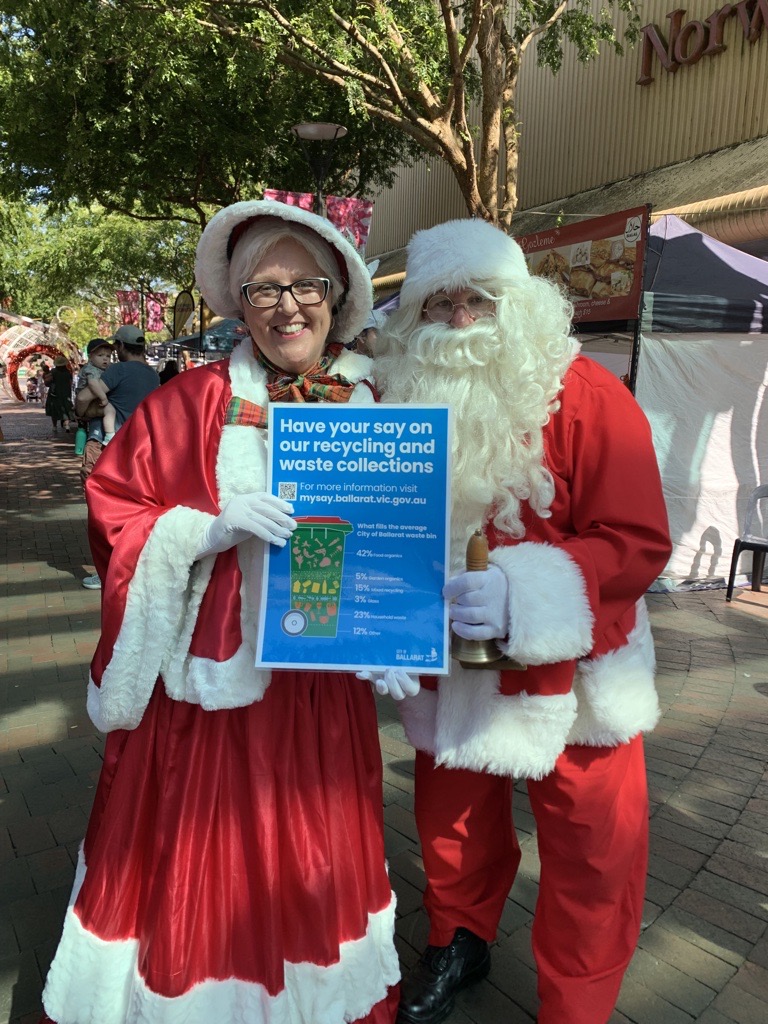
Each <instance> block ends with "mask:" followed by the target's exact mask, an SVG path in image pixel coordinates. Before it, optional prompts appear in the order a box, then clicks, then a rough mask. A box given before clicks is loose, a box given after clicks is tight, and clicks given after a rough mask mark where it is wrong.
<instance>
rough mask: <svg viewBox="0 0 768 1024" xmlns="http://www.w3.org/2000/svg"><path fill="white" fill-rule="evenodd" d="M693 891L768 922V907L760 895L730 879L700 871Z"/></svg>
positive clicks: (693, 883) (692, 887)
mask: <svg viewBox="0 0 768 1024" xmlns="http://www.w3.org/2000/svg"><path fill="white" fill-rule="evenodd" d="M690 888H691V891H696V892H703V893H706V894H707V895H708V896H712V897H713V898H714V899H717V900H720V901H721V902H723V903H727V904H728V906H729V907H731V908H732V909H739V910H742V911H744V912H745V913H746V914H752V915H753V916H754V917H756V918H758V917H760V918H762V919H763V921H768V906H766V903H765V900H764V899H761V895H760V893H758V892H756V891H755V890H754V889H752V888H747V887H746V886H744V885H739V884H738V883H737V882H735V881H731V879H730V878H722V877H721V876H720V875H714V874H712V873H711V872H710V871H708V870H705V871H700V872H699V873H698V874H697V875H696V877H695V878H694V879H693V881H692V882H691V887H690Z"/></svg>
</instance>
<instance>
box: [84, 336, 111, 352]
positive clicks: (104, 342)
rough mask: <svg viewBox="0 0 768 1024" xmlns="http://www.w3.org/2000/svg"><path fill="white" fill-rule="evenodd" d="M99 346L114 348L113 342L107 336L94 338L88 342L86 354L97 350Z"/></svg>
mask: <svg viewBox="0 0 768 1024" xmlns="http://www.w3.org/2000/svg"><path fill="white" fill-rule="evenodd" d="M97 348H112V343H111V342H110V341H108V339H107V338H93V339H92V340H91V341H89V342H88V347H87V348H86V350H85V351H86V354H87V355H90V354H91V352H95V351H96V349H97Z"/></svg>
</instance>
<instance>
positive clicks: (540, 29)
mask: <svg viewBox="0 0 768 1024" xmlns="http://www.w3.org/2000/svg"><path fill="white" fill-rule="evenodd" d="M567 6H568V0H563V2H562V3H561V4H560V6H559V7H558V8H556V10H555V11H553V13H552V16H551V17H549V18H547V20H546V21H545V22H544V23H543V24H541V25H537V26H536V28H534V29H531V31H530V32H529V33H528V35H527V36H526V37H525V38H524V39H523V40H522V42H521V43H520V45H519V47H518V54H519V55H520V56H522V54H523V52H524V51H525V50H526V49H527V48H528V45H529V44H530V43H531V42H532V41H533V40H534V39H535V38H536V36H540V35H543V33H544V32H546V31H547V29H550V28H552V26H553V25H554V24H555V22H556V21H559V20H560V18H562V16H563V14H564V13H565V9H566V7H567Z"/></svg>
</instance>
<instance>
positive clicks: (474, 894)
mask: <svg viewBox="0 0 768 1024" xmlns="http://www.w3.org/2000/svg"><path fill="white" fill-rule="evenodd" d="M570 313H571V310H570V307H569V306H568V304H567V303H566V301H565V299H564V298H563V297H562V296H561V294H560V292H559V291H558V289H557V288H556V287H555V286H554V285H553V284H551V283H550V282H549V281H546V280H544V279H542V278H537V277H532V276H531V275H530V274H529V272H528V269H527V266H526V262H525V257H524V256H523V253H522V251H521V249H520V247H519V246H518V245H517V244H516V243H515V242H514V241H513V240H512V239H511V238H510V237H509V236H507V235H506V234H505V233H504V232H503V231H501V230H499V229H498V228H496V227H493V226H491V225H490V224H487V223H485V222H483V221H474V220H462V221H453V222H450V223H446V224H441V225H439V226H437V227H434V228H431V229H429V230H427V231H420V232H417V234H416V235H415V236H414V238H413V239H412V240H411V243H410V246H409V249H408V257H407V266H406V277H405V283H404V285H403V288H402V291H401V293H400V308H399V310H398V311H397V312H396V313H393V314H392V315H391V316H390V318H389V322H388V325H387V328H386V331H385V333H384V337H383V338H382V339H380V340H379V346H378V348H379V351H378V352H377V357H376V363H375V365H376V381H377V385H378V386H379V387H380V389H381V391H382V395H383V400H384V401H385V402H397V403H400V402H439V403H443V402H444V403H447V404H448V405H449V406H450V407H451V409H452V411H453V414H454V415H453V437H452V445H453V468H452V490H451V501H452V517H451V531H452V532H451V574H450V579H449V581H448V583H447V584H446V586H445V589H444V591H443V593H444V596H445V597H446V598H447V599H449V601H450V606H449V612H450V617H451V620H452V626H451V628H452V631H453V633H454V634H455V635H456V636H457V637H459V638H463V639H464V640H478V641H482V642H484V643H486V644H487V645H489V647H490V650H489V652H488V653H489V655H490V658H491V667H490V668H485V669H482V668H464V667H462V666H461V664H460V663H459V662H458V661H454V663H453V669H452V672H451V674H450V675H449V676H447V677H441V678H440V679H439V680H438V679H436V678H434V677H433V678H429V677H422V679H421V683H422V687H421V691H420V692H419V693H418V694H417V695H416V696H413V697H411V698H410V699H408V700H405V701H404V702H403V705H402V716H403V720H404V723H405V728H406V732H407V734H408V737H409V739H410V740H411V742H412V743H413V745H414V746H415V747H416V748H417V755H416V788H415V811H416V822H417V826H418V831H419V836H420V839H421V846H422V855H423V860H424V869H425V872H426V877H427V885H426V890H425V894H424V904H425V907H426V910H427V913H428V915H429V920H430V933H429V940H428V941H429V944H428V946H427V948H426V951H425V952H424V954H423V955H422V957H421V959H420V960H419V961H418V963H417V964H416V966H415V967H414V968H413V970H412V971H411V972H410V974H409V975H407V976H406V978H405V979H404V981H403V985H402V999H401V1003H400V1010H399V1017H398V1021H399V1022H400V1024H435V1022H437V1021H442V1020H443V1019H444V1018H445V1017H446V1016H447V1015H448V1014H449V1013H450V1010H451V1007H452V1006H453V1001H454V997H455V994H456V992H457V991H459V990H460V989H461V988H464V987H465V986H466V985H469V984H472V983H473V982H475V981H477V980H479V979H480V978H482V977H484V976H485V975H486V974H487V973H488V970H489V967H490V951H489V944H490V943H492V942H493V940H494V939H495V937H496V931H497V927H498V924H499V919H500V916H501V913H502V909H503V907H504V902H505V900H506V898H507V895H508V893H509V890H510V887H511V885H512V882H513V881H514V878H515V875H516V872H517V868H518V865H519V863H520V847H519V845H518V841H517V837H516V835H515V830H514V826H513V819H512V794H513V785H514V782H515V780H516V779H525V780H527V788H528V794H529V797H530V802H531V809H532V811H533V814H534V817H535V819H536V832H537V841H538V848H539V856H540V860H541V877H540V884H539V894H538V900H537V904H536V909H535V916H534V921H533V929H532V941H533V952H534V956H535V959H536V965H537V969H538V992H539V999H540V1005H539V1009H538V1017H537V1020H538V1022H539V1024H563V1022H568V1024H605V1022H606V1021H608V1019H609V1017H610V1016H611V1013H612V1011H613V1008H614V1005H615V1002H616V999H617V996H618V992H619V987H620V985H621V981H622V978H623V976H624V972H625V970H626V968H627V965H628V964H629V961H630V959H631V957H632V954H633V952H634V949H635V946H636V943H637V939H638V935H639V933H640V923H641V919H642V913H643V897H644V890H645V875H646V865H647V857H648V796H647V786H646V775H645V762H644V756H643V739H642V734H643V732H646V731H648V730H650V729H652V728H653V727H654V725H655V724H656V721H657V719H658V716H659V706H658V698H657V695H656V690H655V685H654V663H655V660H654V651H653V639H652V636H651V631H650V627H649V623H648V614H647V610H646V607H645V601H644V594H645V591H646V590H647V588H648V587H649V585H650V584H651V583H652V582H653V581H654V580H655V579H656V577H657V576H658V575H659V573H660V572H661V571H662V570H663V569H664V567H665V565H666V563H667V559H668V558H669V554H670V551H671V544H670V539H669V531H668V527H667V514H666V507H665V503H664V497H663V494H662V489H661V482H660V478H659V470H658V466H657V463H656V456H655V453H654V449H653V444H652V439H651V432H650V429H649V426H648V422H647V420H646V419H645V416H644V415H643V413H642V411H641V410H640V407H639V406H638V405H637V403H636V402H635V400H634V399H633V397H632V395H631V394H630V393H629V391H628V390H627V388H626V387H625V386H624V385H623V384H622V383H621V382H620V381H619V380H618V379H617V378H616V377H614V376H613V375H612V374H610V373H609V372H608V371H607V370H605V369H603V368H602V367H601V366H599V365H598V364H597V363H595V362H593V361H591V360H590V359H586V358H584V357H582V356H579V355H578V349H577V346H576V345H575V343H574V342H573V340H572V338H571V337H570ZM478 529H479V530H481V531H482V533H483V535H484V536H485V538H486V539H487V542H488V546H489V548H490V556H489V557H490V564H489V565H488V568H487V569H485V570H482V571H474V572H468V571H466V564H465V556H466V550H467V542H468V539H469V537H470V536H471V535H472V534H473V533H474V532H475V531H476V530H478ZM496 654H498V656H499V657H501V656H502V655H504V656H505V657H507V658H508V659H509V661H508V662H507V663H504V662H499V663H494V660H493V659H494V656H495V655H496ZM464 660H465V661H466V660H467V659H466V658H465V659H464Z"/></svg>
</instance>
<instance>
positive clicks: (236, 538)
mask: <svg viewBox="0 0 768 1024" xmlns="http://www.w3.org/2000/svg"><path fill="white" fill-rule="evenodd" d="M292 512H293V505H290V504H289V503H288V502H287V501H283V500H282V498H276V497H275V495H274V494H267V493H266V492H265V491H256V492H254V493H253V494H237V495H235V497H234V498H230V499H229V501H228V502H227V504H226V505H225V506H224V508H223V509H222V510H221V512H220V513H219V514H218V515H217V516H216V518H215V519H212V520H211V522H210V523H208V525H207V526H206V528H205V533H204V534H203V537H202V540H201V541H200V549H199V551H198V552H197V558H204V557H205V556H206V555H216V554H218V553H219V552H220V551H228V550H229V548H233V547H234V546H235V544H240V543H241V542H242V541H244V540H248V538H249V537H259V538H260V539H261V540H263V541H264V542H265V543H267V544H275V545H277V547H280V548H282V547H285V543H286V541H287V540H288V538H289V537H290V536H291V534H292V533H293V531H294V530H295V529H296V520H295V519H291V513H292Z"/></svg>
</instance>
